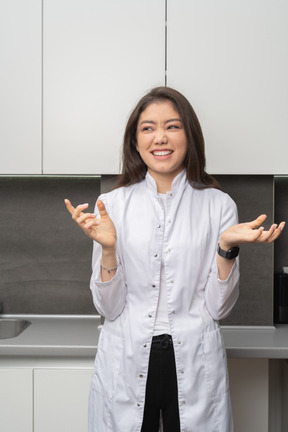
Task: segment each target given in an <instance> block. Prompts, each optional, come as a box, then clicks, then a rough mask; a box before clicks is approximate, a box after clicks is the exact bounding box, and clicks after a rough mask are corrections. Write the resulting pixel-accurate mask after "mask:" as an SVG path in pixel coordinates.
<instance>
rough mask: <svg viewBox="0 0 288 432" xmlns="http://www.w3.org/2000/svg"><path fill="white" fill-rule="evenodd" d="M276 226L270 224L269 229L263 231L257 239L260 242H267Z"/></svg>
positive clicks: (273, 233) (272, 235)
mask: <svg viewBox="0 0 288 432" xmlns="http://www.w3.org/2000/svg"><path fill="white" fill-rule="evenodd" d="M277 227H278V226H277V225H276V224H273V225H271V227H270V229H269V231H263V233H262V235H261V237H260V238H259V240H258V241H259V242H262V243H265V242H266V243H267V242H269V240H270V239H272V238H273V237H274V235H275V232H276V230H277Z"/></svg>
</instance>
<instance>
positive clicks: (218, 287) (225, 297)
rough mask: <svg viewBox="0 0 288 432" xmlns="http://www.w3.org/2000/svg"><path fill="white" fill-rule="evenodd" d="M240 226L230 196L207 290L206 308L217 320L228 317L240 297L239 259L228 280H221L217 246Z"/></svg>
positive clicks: (235, 208) (226, 198) (221, 223)
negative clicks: (234, 227)
mask: <svg viewBox="0 0 288 432" xmlns="http://www.w3.org/2000/svg"><path fill="white" fill-rule="evenodd" d="M235 224H238V212H237V207H236V204H235V203H234V201H233V200H232V199H231V198H230V197H229V196H228V195H226V196H225V200H224V203H223V206H222V212H221V218H220V229H219V235H218V238H217V243H215V244H214V245H213V248H214V259H213V264H212V268H211V271H210V274H209V278H208V281H207V285H206V289H205V300H206V307H207V309H208V311H209V313H210V315H211V316H212V318H213V319H215V320H220V319H223V318H225V317H227V316H228V315H229V314H230V312H231V310H232V308H233V306H234V305H235V303H236V301H237V299H238V296H239V275H240V272H239V257H237V258H236V259H235V262H234V265H233V267H232V269H231V272H230V274H229V276H228V278H227V279H226V280H224V281H223V280H220V279H219V274H218V267H217V263H216V257H217V246H218V242H219V239H220V236H221V234H222V233H223V232H224V231H225V230H226V229H227V228H229V227H231V226H232V225H235Z"/></svg>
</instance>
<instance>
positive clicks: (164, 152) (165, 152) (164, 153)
mask: <svg viewBox="0 0 288 432" xmlns="http://www.w3.org/2000/svg"><path fill="white" fill-rule="evenodd" d="M172 153H173V152H172V150H161V151H160V150H155V151H153V152H152V154H153V155H154V156H168V155H170V154H172Z"/></svg>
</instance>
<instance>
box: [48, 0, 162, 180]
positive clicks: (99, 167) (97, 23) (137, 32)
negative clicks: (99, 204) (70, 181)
mask: <svg viewBox="0 0 288 432" xmlns="http://www.w3.org/2000/svg"><path fill="white" fill-rule="evenodd" d="M43 49H44V67H43V119H44V124H43V160H44V165H43V171H44V173H46V174H114V173H118V172H119V156H120V150H121V145H122V138H123V133H124V128H125V125H126V122H127V119H128V115H129V113H130V111H131V110H132V108H133V107H134V105H135V104H136V103H137V102H138V99H139V98H140V97H141V96H142V95H144V94H145V93H146V92H147V91H149V90H150V89H151V88H152V87H154V86H158V85H164V83H165V0H157V1H155V0H146V1H145V2H143V1H140V0H138V1H135V0H121V1H119V0H110V1H107V2H105V1H100V0H98V1H97V0H49V1H44V27H43Z"/></svg>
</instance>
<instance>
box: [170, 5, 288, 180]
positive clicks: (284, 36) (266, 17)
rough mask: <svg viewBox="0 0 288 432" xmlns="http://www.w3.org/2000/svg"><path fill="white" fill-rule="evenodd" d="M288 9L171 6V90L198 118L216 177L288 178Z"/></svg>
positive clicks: (210, 163)
mask: <svg viewBox="0 0 288 432" xmlns="http://www.w3.org/2000/svg"><path fill="white" fill-rule="evenodd" d="M287 14H288V3H287V2H285V1H283V0H275V1H273V2H271V1H270V0H242V1H231V0H218V1H214V0H205V1H203V0H168V51H167V52H168V61H167V63H168V68H167V70H168V72H167V76H168V85H170V86H172V87H175V88H177V89H179V90H180V91H182V92H183V93H184V94H185V95H186V96H187V98H188V99H189V100H190V102H191V103H192V105H193V106H194V108H195V111H196V113H197V115H198V117H199V120H200V123H201V125H202V128H203V132H204V136H205V139H206V153H207V169H208V171H209V172H211V173H212V174H260V173H263V174H287V173H288V164H287V159H288V128H287V118H288V26H287Z"/></svg>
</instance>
